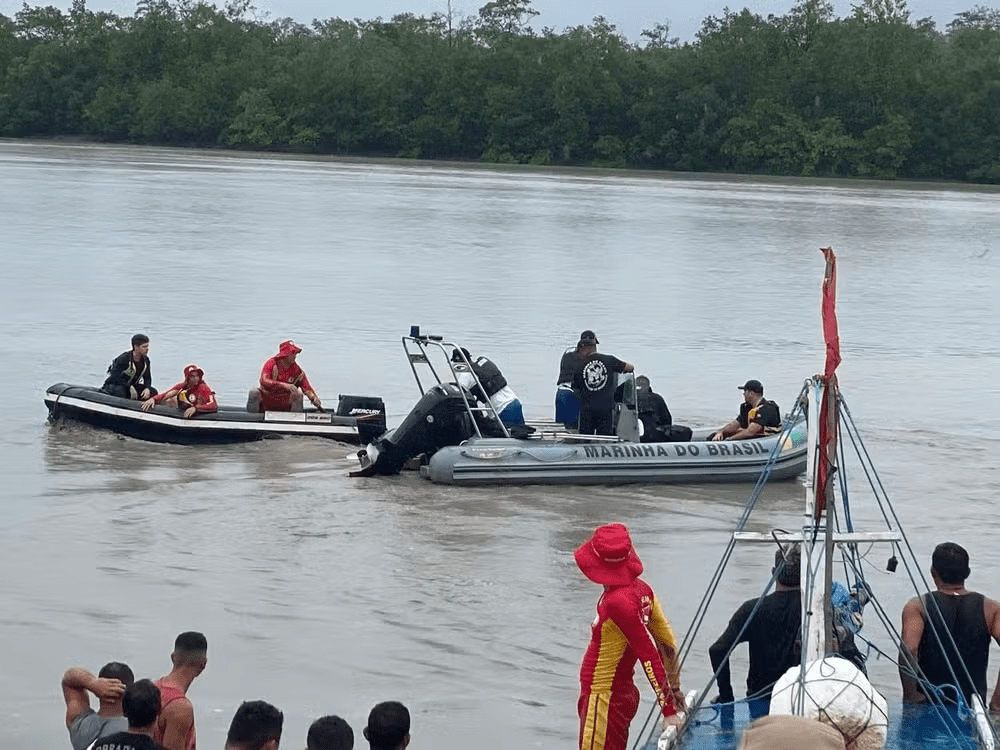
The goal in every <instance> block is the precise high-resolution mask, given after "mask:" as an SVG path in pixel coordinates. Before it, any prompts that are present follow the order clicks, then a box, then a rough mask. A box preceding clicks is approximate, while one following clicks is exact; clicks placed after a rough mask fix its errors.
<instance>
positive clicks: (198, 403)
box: [142, 365, 219, 419]
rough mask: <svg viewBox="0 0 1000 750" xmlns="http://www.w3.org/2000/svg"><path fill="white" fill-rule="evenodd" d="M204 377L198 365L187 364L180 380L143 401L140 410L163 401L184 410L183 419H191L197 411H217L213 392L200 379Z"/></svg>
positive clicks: (203, 372) (146, 409) (217, 407)
mask: <svg viewBox="0 0 1000 750" xmlns="http://www.w3.org/2000/svg"><path fill="white" fill-rule="evenodd" d="M204 377H205V371H204V370H202V369H201V368H200V367H198V365H188V366H187V367H185V368H184V380H183V381H182V382H180V383H177V384H176V385H172V386H171V387H170V388H169V389H167V390H165V391H164V392H163V393H157V394H156V395H155V396H153V397H152V398H149V399H146V400H145V401H143V402H142V410H143V411H149V410H150V409H152V408H153V406H154V405H155V404H159V403H161V402H164V401H165V402H166V404H167V406H176V407H177V408H178V409H180V410H181V411H182V412H184V418H185V419H191V417H193V416H194V415H195V414H198V413H209V412H215V411H218V410H219V405H218V404H217V403H215V392H214V391H213V390H212V389H211V388H210V387H209V385H208V383H206V382H205V381H204V380H202V378H204Z"/></svg>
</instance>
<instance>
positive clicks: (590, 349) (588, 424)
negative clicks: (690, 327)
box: [573, 331, 635, 435]
mask: <svg viewBox="0 0 1000 750" xmlns="http://www.w3.org/2000/svg"><path fill="white" fill-rule="evenodd" d="M583 333H584V335H583V336H581V337H580V341H579V343H578V344H577V349H578V350H579V353H580V354H579V356H578V357H577V358H576V370H575V371H574V373H573V390H574V391H576V392H577V393H579V394H580V429H579V432H580V434H581V435H614V434H615V430H614V418H613V411H614V405H615V388H616V387H617V385H618V384H617V382H616V378H615V373H619V372H633V371H634V370H635V368H634V367H633V366H632V365H631V364H629V363H628V362H623V361H622V360H620V359H618V357H614V356H612V355H610V354H598V352H597V337H596V336H594V335H593V331H584V332H583ZM587 334H590V335H589V336H588V335H587Z"/></svg>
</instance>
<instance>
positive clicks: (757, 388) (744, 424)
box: [710, 380, 781, 440]
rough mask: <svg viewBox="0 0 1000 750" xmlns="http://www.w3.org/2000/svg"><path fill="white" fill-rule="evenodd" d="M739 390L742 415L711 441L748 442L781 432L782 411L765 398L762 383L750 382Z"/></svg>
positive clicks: (713, 436)
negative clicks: (747, 440)
mask: <svg viewBox="0 0 1000 750" xmlns="http://www.w3.org/2000/svg"><path fill="white" fill-rule="evenodd" d="M739 388H740V390H741V391H743V403H742V404H741V405H740V413H739V414H738V415H737V417H736V419H734V420H733V421H732V422H730V423H729V424H727V425H726V426H725V427H723V428H722V429H721V430H719V431H718V432H716V433H715V434H714V435H712V437H711V438H710V439H711V440H746V439H748V438H755V437H762V436H763V435H776V434H777V433H779V432H781V410H780V409H778V405H777V404H776V403H774V402H773V401H768V400H767V399H766V398H764V386H763V385H761V383H760V381H759V380H748V381H747V382H746V383H744V384H743V385H741V386H740V387H739Z"/></svg>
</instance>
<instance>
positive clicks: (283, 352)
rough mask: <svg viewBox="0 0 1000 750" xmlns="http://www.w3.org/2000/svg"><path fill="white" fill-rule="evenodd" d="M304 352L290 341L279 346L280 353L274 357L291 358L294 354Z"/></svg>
mask: <svg viewBox="0 0 1000 750" xmlns="http://www.w3.org/2000/svg"><path fill="white" fill-rule="evenodd" d="M301 351H302V350H301V349H300V348H299V347H297V346H296V345H295V342H294V341H292V340H291V339H289V340H288V341H282V342H281V344H280V345H279V346H278V353H277V354H276V355H274V356H276V357H278V358H279V359H280V358H281V357H289V356H291V355H292V354H298V353H299V352H301Z"/></svg>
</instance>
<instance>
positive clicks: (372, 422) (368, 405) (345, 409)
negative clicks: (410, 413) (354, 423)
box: [337, 394, 385, 443]
mask: <svg viewBox="0 0 1000 750" xmlns="http://www.w3.org/2000/svg"><path fill="white" fill-rule="evenodd" d="M337 416H338V417H354V418H355V419H357V420H358V437H359V438H361V443H368V442H370V441H372V440H374V439H375V438H377V437H378V436H379V435H381V434H382V433H383V432H385V402H383V401H382V399H381V398H379V397H378V396H345V395H343V394H340V400H339V401H338V402H337Z"/></svg>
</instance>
